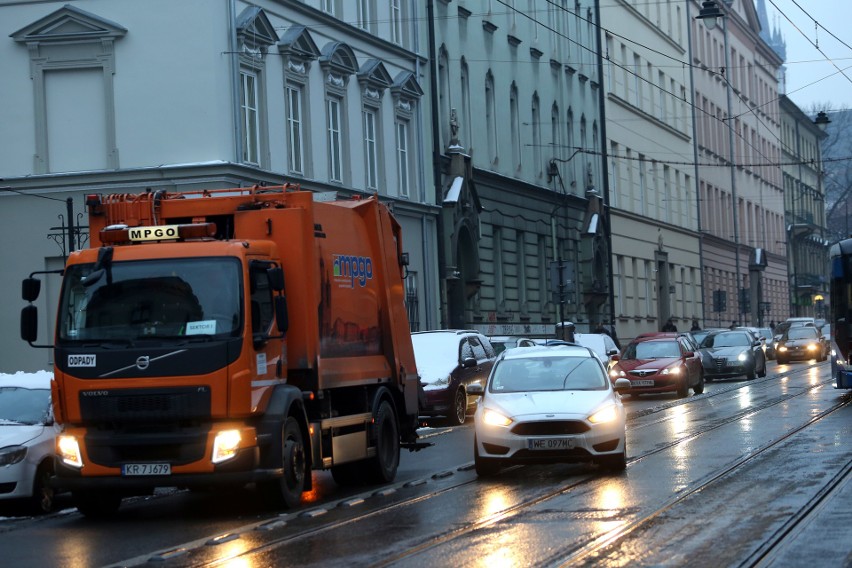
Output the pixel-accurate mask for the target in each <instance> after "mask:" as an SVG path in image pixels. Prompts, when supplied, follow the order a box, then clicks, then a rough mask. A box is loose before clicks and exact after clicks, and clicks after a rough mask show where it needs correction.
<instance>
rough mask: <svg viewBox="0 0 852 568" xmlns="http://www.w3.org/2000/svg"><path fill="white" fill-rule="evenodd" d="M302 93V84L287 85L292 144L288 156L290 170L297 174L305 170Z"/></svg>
mask: <svg viewBox="0 0 852 568" xmlns="http://www.w3.org/2000/svg"><path fill="white" fill-rule="evenodd" d="M302 95H303V92H302V87H301V86H296V85H287V101H286V102H287V138H288V140H287V141H288V142H289V144H290V147H289V149H288V151H289V156H288V157H289V162H290V164H289V165H290V171H291V172H292V173H296V174H303V173H304V172H305V169H304V164H305V162H304V155H303V149H304V147H305V141H304V136H303V128H304V125H303V122H302V121H303V109H302Z"/></svg>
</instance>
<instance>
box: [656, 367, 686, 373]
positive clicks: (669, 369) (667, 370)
mask: <svg viewBox="0 0 852 568" xmlns="http://www.w3.org/2000/svg"><path fill="white" fill-rule="evenodd" d="M681 371H683V369H681V367H680V365H678V366H676V367H666V368H665V369H663V372H662V373H660V374H661V375H679V374H680V373H681Z"/></svg>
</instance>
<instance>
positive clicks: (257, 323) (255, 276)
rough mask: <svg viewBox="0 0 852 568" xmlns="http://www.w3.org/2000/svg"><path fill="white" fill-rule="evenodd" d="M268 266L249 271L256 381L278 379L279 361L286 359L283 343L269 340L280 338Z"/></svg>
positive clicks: (263, 264)
mask: <svg viewBox="0 0 852 568" xmlns="http://www.w3.org/2000/svg"><path fill="white" fill-rule="evenodd" d="M269 267H270V264H269V263H267V262H252V263H251V265H250V267H249V285H250V287H251V290H250V315H249V319H250V322H249V323H250V325H251V334H252V340H253V344H254V349H255V356H254V365H255V369H254V371H255V375H256V377H257V378H259V379H260V378H267V379H272V378H275V376H276V368H277V367H278V361H279V360H280V359H281V358H282V357H283V346H284V343H283V342H282V341H278V340H272V341H270V340H269V337H270V336H271V335H275V336H277V335H278V333H277V331H276V330H273V325H274V323H275V317H274V315H275V309H274V300H273V291H272V286H271V285H270V282H269V274H268V273H267V269H268V268H269Z"/></svg>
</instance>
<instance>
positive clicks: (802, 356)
mask: <svg viewBox="0 0 852 568" xmlns="http://www.w3.org/2000/svg"><path fill="white" fill-rule="evenodd" d="M828 351H829V346H828V341H827V340H826V338H825V336H823V335H822V334H821V333H820V331H819V330H818V329H817V328H816V327H813V326H799V327H791V328H790V329H788V330H787V332H786V333H784V335H782V336H781V339H780V340H779V341H778V344H777V345H776V347H775V353H776V355H775V356H776V358H777V359H778V363H779V364H782V365H783V364H785V363H788V362H790V361H807V360H808V359H816V360H817V361H825V360H826V359H827V358H828Z"/></svg>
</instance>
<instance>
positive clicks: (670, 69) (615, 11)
mask: <svg viewBox="0 0 852 568" xmlns="http://www.w3.org/2000/svg"><path fill="white" fill-rule="evenodd" d="M686 8H687V6H686V4H685V3H682V2H656V3H653V2H652V3H649V2H644V1H639V0H623V1H622V0H619V1H618V2H615V3H614V5H610V6H607V7H605V8H604V7H602V8H601V26H602V28H603V30H602V43H603V59H604V61H603V66H604V78H603V84H604V91H605V93H606V135H607V159H608V180H609V197H610V208H611V209H610V211H611V212H610V215H611V218H612V265H613V281H614V282H613V291H614V303H615V315H616V318H617V319H616V321H617V325H618V332H619V335H620V336H621V337H626V338H630V337H635V336H636V335H638V334H639V333H642V332H648V331H659V330H660V328H661V327H662V326H663V324H664V323H665V322H666V321H667V320H668V319H669V318H672V321H673V322H674V323H675V325H676V326H677V328H678V329H679V330H688V329H690V327H691V326H692V322H693V320H698V322H699V323H700V324H701V325H703V324H702V323H701V322H702V319H703V311H704V305H703V299H702V293H701V290H702V274H701V237H700V235H701V234H700V231H699V229H700V227H699V206H700V203H699V200H698V195H697V184H696V170H695V166H694V163H695V155H694V151H693V150H694V146H693V132H694V131H693V113H692V106H691V103H690V97H689V92H690V85H691V79H692V77H691V73H690V68H689V20H688V15H687V9H686Z"/></svg>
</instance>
